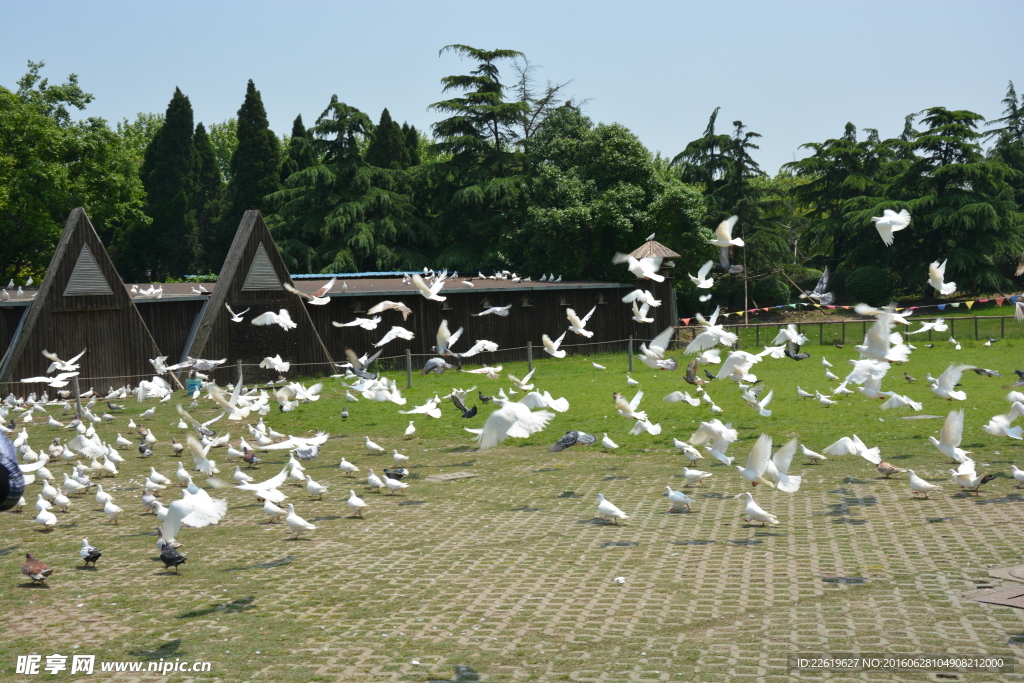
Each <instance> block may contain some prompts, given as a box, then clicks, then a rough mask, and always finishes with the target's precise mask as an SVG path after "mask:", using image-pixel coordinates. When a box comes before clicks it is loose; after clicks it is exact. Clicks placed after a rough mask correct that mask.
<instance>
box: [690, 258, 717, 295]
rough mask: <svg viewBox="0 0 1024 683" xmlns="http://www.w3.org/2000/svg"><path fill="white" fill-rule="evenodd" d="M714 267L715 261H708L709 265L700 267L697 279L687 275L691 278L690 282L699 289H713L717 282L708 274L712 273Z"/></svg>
mask: <svg viewBox="0 0 1024 683" xmlns="http://www.w3.org/2000/svg"><path fill="white" fill-rule="evenodd" d="M714 265H715V262H714V261H708V262H707V263H705V264H704V265H703V266H701V267H700V270H698V271H697V277H694V276H692V275H690V274H689V273H687V275H688V276H689V277H690V282H692V283H693V284H695V285H696V286H697V289H710V288H711V287H713V286H714V284H715V281H714V280H713V279H711V278H709V277H708V273H710V272H711V268H712V267H713V266H714Z"/></svg>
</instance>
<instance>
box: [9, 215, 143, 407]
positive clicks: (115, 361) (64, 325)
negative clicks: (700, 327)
mask: <svg viewBox="0 0 1024 683" xmlns="http://www.w3.org/2000/svg"><path fill="white" fill-rule="evenodd" d="M85 246H88V249H89V252H90V253H91V255H92V258H93V259H94V260H95V265H96V267H98V271H99V273H101V274H102V276H103V279H104V280H105V281H106V284H107V286H108V287H109V290H110V293H109V294H88V295H79V296H65V290H66V289H67V286H68V281H69V280H70V278H71V274H72V271H73V270H74V269H75V266H76V264H77V263H78V261H79V257H80V254H81V253H82V250H83V247H85ZM104 289H105V288H104ZM43 349H47V350H49V351H52V352H54V353H56V354H57V355H58V356H60V357H61V358H65V359H66V358H69V357H71V356H74V355H76V354H77V353H79V352H80V351H82V350H83V349H89V351H88V352H87V353H86V354H85V355H84V356H83V357H82V358H81V360H80V361H79V363H80V368H81V369H80V371H79V372H80V380H79V381H80V383H81V385H82V387H81V388H82V390H83V391H84V390H85V389H87V388H88V387H89V386H90V385H92V386H95V387H96V389H97V390H102V391H105V390H106V389H107V388H108V387H110V386H114V387H118V386H121V385H123V384H126V383H132V384H135V383H138V381H139V380H140V379H142V378H144V377H146V376H152V374H153V367H152V365H150V363H149V360H148V359H150V358H155V357H156V356H157V355H158V354H159V350H158V347H157V345H156V342H155V341H154V339H153V336H152V335H151V334H150V332H149V329H148V328H147V327H146V324H145V323H144V322H143V320H142V317H141V316H140V315H139V311H138V309H137V308H136V307H135V304H134V302H133V301H132V299H131V297H130V296H129V295H128V292H127V291H126V290H125V287H124V283H123V282H122V281H121V277H120V275H118V273H117V271H116V270H115V269H114V265H113V263H112V262H111V260H110V256H109V255H108V254H107V251H106V249H105V248H104V247H103V243H102V242H100V239H99V236H98V235H97V234H96V230H95V229H94V228H93V226H92V223H90V222H89V217H88V216H87V215H86V213H85V210H84V209H82V208H81V207H79V208H76V209H74V210H73V211H72V212H71V215H70V216H69V217H68V220H67V223H66V225H65V227H64V233H63V235H62V236H61V239H60V241H59V242H58V243H57V248H56V250H55V251H54V255H53V258H52V259H51V261H50V265H49V267H48V268H47V270H46V277H45V278H44V279H43V283H42V285H41V286H40V288H39V292H38V294H37V295H36V297H35V299H34V300H33V302H32V304H31V306H30V307H29V309H28V312H27V313H25V321H24V324H23V325H22V328H21V332H20V334H19V335H18V338H17V339H15V340H13V345H12V346H11V347H10V351H9V353H8V356H7V358H6V360H5V361H4V363H3V365H2V367H0V391H3V393H7V392H8V391H14V392H15V393H16V394H18V395H22V394H24V393H27V391H36V392H39V393H42V391H43V390H44V389H45V388H46V385H43V384H38V385H36V384H32V385H25V384H22V383H21V382H20V381H19V380H20V379H21V378H22V377H32V376H39V375H44V374H45V373H46V369H47V368H48V367H49V365H50V361H49V360H47V359H46V358H45V357H44V356H43V355H42V353H41V351H42V350H43ZM26 390H27V391H26ZM49 393H50V394H51V395H53V394H54V390H53V389H50V390H49Z"/></svg>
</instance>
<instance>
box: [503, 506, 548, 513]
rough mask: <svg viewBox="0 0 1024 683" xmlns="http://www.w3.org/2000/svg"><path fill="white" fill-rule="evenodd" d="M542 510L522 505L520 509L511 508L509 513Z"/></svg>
mask: <svg viewBox="0 0 1024 683" xmlns="http://www.w3.org/2000/svg"><path fill="white" fill-rule="evenodd" d="M543 509H544V508H532V507H530V506H529V505H524V506H523V507H521V508H512V509H510V510H509V512H540V511H541V510H543Z"/></svg>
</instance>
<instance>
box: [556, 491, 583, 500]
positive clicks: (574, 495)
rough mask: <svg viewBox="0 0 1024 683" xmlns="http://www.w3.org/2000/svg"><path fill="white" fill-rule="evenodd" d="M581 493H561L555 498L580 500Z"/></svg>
mask: <svg viewBox="0 0 1024 683" xmlns="http://www.w3.org/2000/svg"><path fill="white" fill-rule="evenodd" d="M582 497H583V494H582V493H576V492H575V491H562V492H561V493H559V494H558V495H557V496H555V498H582Z"/></svg>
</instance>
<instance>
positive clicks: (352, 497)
mask: <svg viewBox="0 0 1024 683" xmlns="http://www.w3.org/2000/svg"><path fill="white" fill-rule="evenodd" d="M345 502H347V503H348V506H349V507H350V508H352V509H354V510H355V511H356V517H362V516H363V510H365V509H366V508H367V507H369V506H368V505H367V504H366V502H365V501H364V500H363V499H362V498H360V497H359V496H357V495H356V492H355V491H353V490H352V489H349V491H348V500H347V501H345Z"/></svg>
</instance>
